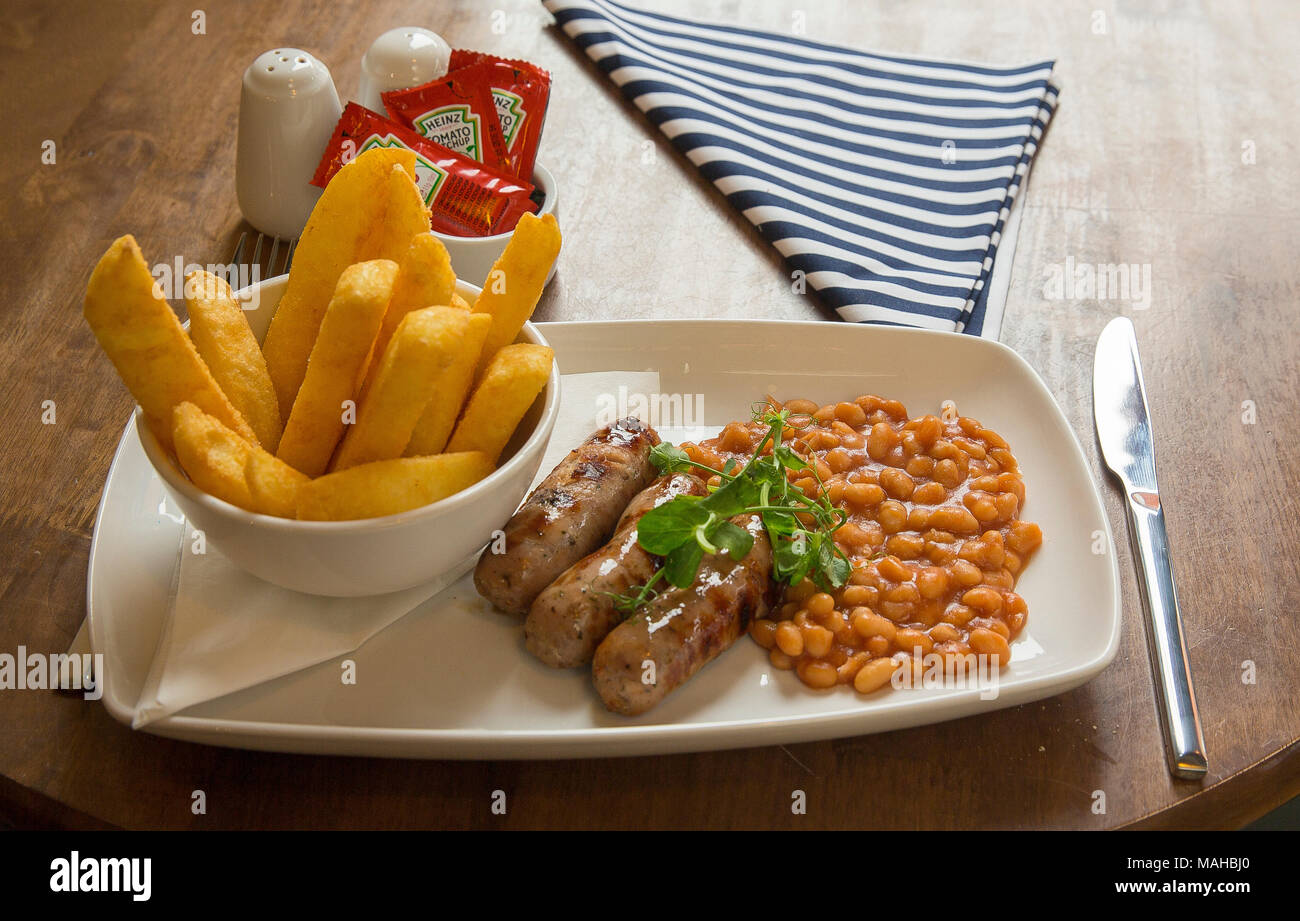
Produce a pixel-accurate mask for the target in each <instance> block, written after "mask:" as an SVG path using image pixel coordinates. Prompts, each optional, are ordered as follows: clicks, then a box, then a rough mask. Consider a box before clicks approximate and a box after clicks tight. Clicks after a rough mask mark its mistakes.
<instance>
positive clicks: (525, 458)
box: [135, 275, 560, 597]
mask: <svg viewBox="0 0 1300 921" xmlns="http://www.w3.org/2000/svg"><path fill="white" fill-rule="evenodd" d="M287 280H288V277H287V276H283V275H282V276H280V277H278V278H271V279H268V280H266V281H264V282H260V283H259V284H257V285H252V286H250V287H249V288H247V289H245V290H244V291H241V292H239V295H240V296H241V297H242V298H243V299H244V300H245V302H246V303H247V304H251V303H255V304H256V307H252V308H250V309H249V310H248V311H247V316H248V321H249V325H250V326H251V327H252V329H253V334H254V335H255V336H256V337H257V340H258V341H259V342H261V341H262V339H263V337H264V336H265V335H266V329H267V327H268V326H269V325H270V322H271V317H272V316H273V315H274V313H275V310H276V308H277V307H278V306H279V304H280V296H281V295H282V294H283V293H284V286H285V282H286V281H287ZM457 290H458V291H459V293H460V295H461V296H462V297H464V298H465V299H466V300H467V301H469V302H470V303H473V302H474V298H475V297H477V296H478V288H477V287H476V286H474V285H471V284H468V283H466V282H458V283H457ZM517 341H519V342H532V343H536V344H539V345H546V340H545V339H543V338H542V336H541V334H540V333H539V332H538V331H537V328H536V327H535V326H533V325H532V324H531V323H527V324H525V325H524V329H523V331H522V332H521V333H520V334H519V338H518V340H517ZM559 410H560V375H559V371H558V369H557V368H556V367H555V365H554V364H553V365H552V366H551V376H550V378H549V380H547V382H546V389H545V390H543V391H542V393H541V394H540V395H539V396H538V398H537V400H536V401H535V402H534V403H533V405H532V407H531V408H530V409H529V411H528V413H527V414H526V415H525V416H524V419H523V422H522V423H520V426H519V429H518V431H516V432H515V435H514V437H513V438H512V439H511V441H510V443H509V444H508V445H506V449H505V451H503V452H502V455H501V457H502V461H501V463H500V466H498V467H497V469H496V470H495V471H494V472H493V473H491V474H490V475H489V476H487V477H486V478H484V479H483V480H481V481H479V482H478V483H475V484H474V485H473V486H471V487H469V488H468V489H466V490H463V491H462V492H459V493H457V494H456V495H454V496H449V497H448V498H446V499H443V500H442V501H440V502H435V503H433V504H432V505H426V506H424V507H422V508H417V509H411V510H410V511H407V512H402V513H401V514H398V515H387V516H384V517H382V518H366V519H361V520H358V521H293V520H290V519H287V518H276V517H273V516H270V515H259V514H256V513H253V512H248V511H245V510H244V509H241V508H239V507H237V506H234V505H231V504H230V503H228V502H224V501H222V500H221V499H218V498H216V497H214V496H210V495H208V494H207V493H205V492H203V491H202V490H200V489H199V488H198V487H196V486H195V485H194V484H193V483H191V482H190V481H189V479H188V478H187V477H186V476H185V474H184V473H183V472H182V471H181V469H180V467H179V466H178V465H177V463H176V461H175V460H174V459H173V458H172V456H171V455H170V454H169V453H168V452H167V451H166V450H165V449H164V448H163V447H162V445H161V444H159V442H158V440H157V439H156V438H155V437H154V436H153V433H152V432H151V431H150V430H149V426H148V425H146V424H145V422H144V416H143V413H142V412H141V410H140V409H139V407H136V413H135V429H136V434H137V435H138V436H139V438H140V443H141V445H142V446H143V447H144V452H145V454H146V455H147V456H148V458H149V461H150V463H152V464H153V466H154V469H155V470H157V471H158V475H159V476H160V477H161V478H162V481H163V485H164V487H165V488H166V490H167V493H168V495H170V496H171V497H172V499H173V500H174V501H175V502H176V504H177V505H178V506H180V508H181V511H182V512H184V513H185V517H186V518H187V519H188V520H189V522H190V524H191V525H193V526H194V527H195V528H197V529H199V530H201V531H203V532H204V535H205V538H206V540H207V542H208V543H209V544H211V545H212V546H214V547H216V548H217V549H219V550H220V551H221V553H222V554H223V555H225V556H226V557H227V558H228V559H230V561H231V562H233V563H235V564H236V565H237V566H239V567H241V568H242V569H245V570H247V571H248V572H250V573H252V574H253V575H255V576H258V577H259V578H262V579H265V580H266V581H267V582H273V583H275V584H276V585H280V586H283V587H284V588H289V589H293V590H295V591H299V592H307V593H309V594H313V595H331V596H336V597H344V596H357V595H380V594H384V593H386V592H395V591H400V590H402V589H406V588H411V587H412V586H415V585H419V584H421V583H423V582H428V581H431V580H433V579H437V578H440V577H450V576H453V575H457V574H458V571H461V572H463V571H464V570H465V569H466V568H468V566H469V564H470V562H471V561H472V560H473V559H474V557H475V556H476V555H477V554H478V553H479V551H480V550H482V549H483V547H484V546H485V545H486V544H487V542H488V540H489V539H490V537H491V534H492V531H493V530H494V529H496V528H500V527H501V526H502V525H504V524H505V522H506V521H507V520H508V519H509V518H510V516H511V515H512V514H513V513H514V511H515V509H516V508H518V507H519V503H520V502H521V501H522V500H523V497H524V494H525V493H526V492H527V491H528V487H529V485H530V484H531V483H532V481H533V477H534V476H535V475H536V474H537V468H538V466H539V465H540V464H541V461H542V455H543V453H544V452H545V450H546V444H547V442H548V441H550V438H551V431H552V430H553V429H554V428H555V419H556V416H557V415H559Z"/></svg>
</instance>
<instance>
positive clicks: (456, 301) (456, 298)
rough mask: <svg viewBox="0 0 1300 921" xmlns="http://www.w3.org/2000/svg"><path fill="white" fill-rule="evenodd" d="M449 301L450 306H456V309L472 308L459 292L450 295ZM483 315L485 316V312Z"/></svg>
mask: <svg viewBox="0 0 1300 921" xmlns="http://www.w3.org/2000/svg"><path fill="white" fill-rule="evenodd" d="M449 303H450V304H451V306H453V307H455V308H457V309H458V310H471V309H472V308H471V307H470V303H469V301H467V300H465V298H463V297H461V296H460V294H453V295H452V296H451V301H450V302H449ZM483 316H485V317H486V316H487V314H483ZM489 319H490V318H489Z"/></svg>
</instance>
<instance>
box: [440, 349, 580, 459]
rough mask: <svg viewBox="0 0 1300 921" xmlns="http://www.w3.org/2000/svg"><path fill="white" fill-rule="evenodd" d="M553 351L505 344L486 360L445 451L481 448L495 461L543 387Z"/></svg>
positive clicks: (548, 373)
mask: <svg viewBox="0 0 1300 921" xmlns="http://www.w3.org/2000/svg"><path fill="white" fill-rule="evenodd" d="M554 357H555V353H554V352H553V351H552V350H551V349H548V348H547V347H546V346H544V345H531V344H527V343H520V344H518V345H507V346H506V347H505V348H503V349H501V350H500V351H499V352H497V353H496V355H495V356H494V357H493V358H492V360H491V361H490V362H489V363H488V366H487V370H485V371H484V372H483V377H482V378H480V379H479V382H478V386H477V387H475V388H474V393H473V395H472V396H471V397H470V398H469V405H468V406H466V407H465V414H464V415H463V416H461V417H460V422H459V423H458V424H457V426H456V431H454V432H453V433H452V435H451V440H450V441H448V442H447V450H448V451H482V452H483V453H484V454H486V455H487V456H488V457H489V458H491V459H492V463H493V464H495V463H496V462H497V458H498V457H500V456H501V451H502V450H503V449H504V448H505V446H506V443H507V442H508V441H510V436H511V435H513V434H514V431H515V429H516V428H517V427H518V425H519V421H520V420H521V419H523V417H524V413H526V412H528V407H530V406H532V405H533V400H534V399H536V398H537V394H539V393H541V392H542V388H543V387H545V386H546V379H547V377H548V376H549V375H550V373H551V360H552V359H553V358H554Z"/></svg>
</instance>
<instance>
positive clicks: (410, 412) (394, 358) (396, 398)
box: [330, 270, 470, 470]
mask: <svg viewBox="0 0 1300 921" xmlns="http://www.w3.org/2000/svg"><path fill="white" fill-rule="evenodd" d="M399 277H400V270H399ZM391 310H392V308H391V307H390V308H389V311H390V312H391ZM469 320H470V314H468V313H466V312H465V311H463V310H457V309H456V308H454V307H426V308H424V309H423V310H412V311H411V312H410V313H408V314H407V315H406V316H405V317H403V318H402V322H401V323H400V324H399V325H398V327H397V332H396V333H395V334H394V336H393V339H392V341H391V342H390V343H389V344H388V348H387V349H386V350H385V351H384V354H383V357H382V358H381V359H380V360H379V361H377V362H376V363H375V368H376V371H375V375H374V383H373V384H372V385H371V387H370V389H369V390H368V391H367V392H366V394H365V395H364V396H363V397H362V398H361V405H360V407H359V408H358V409H357V422H356V425H354V426H352V427H351V428H349V429H348V431H347V434H346V435H344V436H343V443H342V444H341V445H339V450H338V454H337V455H336V456H335V458H334V464H333V466H332V467H331V468H330V469H332V470H346V469H347V468H348V467H355V466H357V465H358V464H365V463H369V462H370V461H377V460H388V459H389V458H393V457H401V456H402V452H403V451H404V450H405V449H406V444H407V442H408V441H410V439H411V432H412V431H414V429H415V424H416V423H417V422H419V421H420V417H421V416H422V415H423V413H424V410H425V407H426V406H428V404H429V400H430V398H431V397H432V396H433V394H434V387H435V385H436V384H437V382H438V380H439V378H440V377H441V376H442V374H443V373H444V372H445V370H446V369H447V367H448V365H450V364H451V363H452V361H453V360H455V359H456V358H457V356H458V355H459V354H460V352H461V351H462V349H463V344H464V340H465V331H466V329H467V328H468V327H469V325H470V324H469Z"/></svg>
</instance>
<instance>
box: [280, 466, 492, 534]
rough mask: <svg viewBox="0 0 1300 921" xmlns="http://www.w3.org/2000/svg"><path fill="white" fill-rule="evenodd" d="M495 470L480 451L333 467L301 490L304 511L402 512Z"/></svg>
mask: <svg viewBox="0 0 1300 921" xmlns="http://www.w3.org/2000/svg"><path fill="white" fill-rule="evenodd" d="M491 472H492V462H491V461H490V460H489V459H488V458H487V457H486V456H484V455H483V454H481V453H479V452H478V451H465V452H462V453H459V454H435V455H433V456H432V457H398V458H393V459H391V460H381V461H373V462H372V463H369V464H361V465H360V466H357V467H349V468H348V469H347V470H340V471H338V472H337V473H328V474H326V475H325V476H323V477H318V478H317V479H315V480H312V481H311V482H309V483H307V484H306V485H305V486H303V488H302V489H300V490H299V491H298V517H299V518H302V519H304V520H308V521H348V520H351V519H354V518H378V517H379V516H381V515H396V514H397V513H398V512H405V511H407V510H409V509H413V508H419V507H420V506H422V505H428V504H429V503H431V502H437V501H438V500H439V499H445V498H446V497H447V496H450V495H453V494H455V493H458V492H460V491H461V490H462V489H465V488H466V487H468V486H472V485H474V484H475V483H477V482H478V481H479V480H481V479H483V478H484V477H485V476H487V475H488V474H489V473H491Z"/></svg>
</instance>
